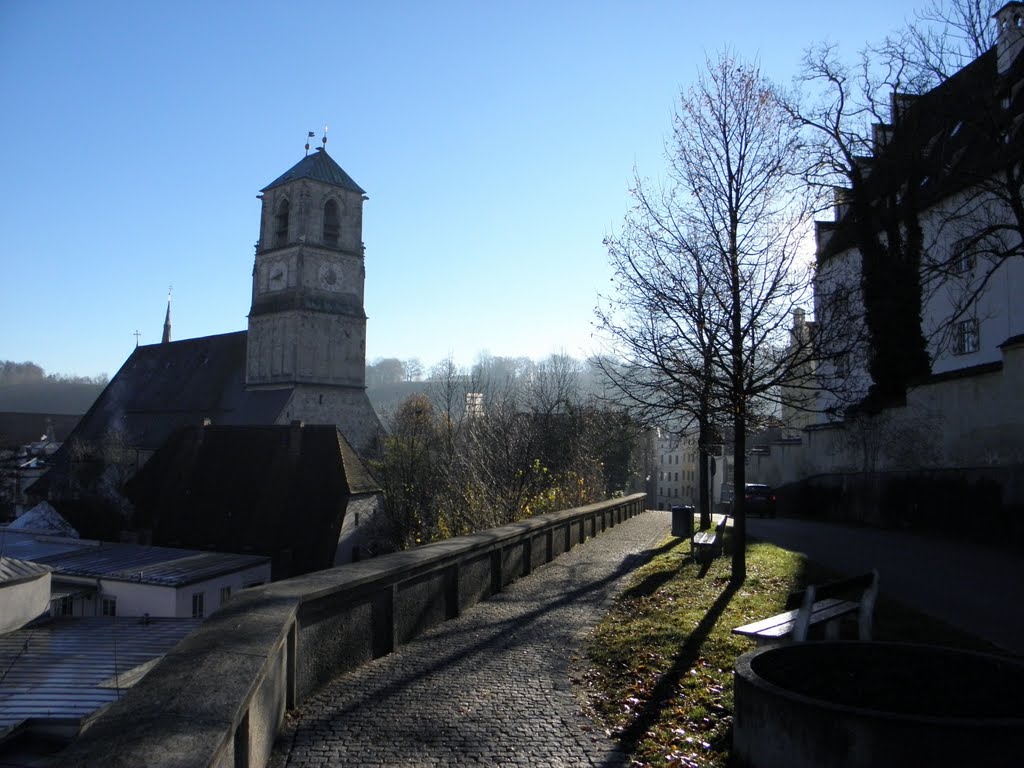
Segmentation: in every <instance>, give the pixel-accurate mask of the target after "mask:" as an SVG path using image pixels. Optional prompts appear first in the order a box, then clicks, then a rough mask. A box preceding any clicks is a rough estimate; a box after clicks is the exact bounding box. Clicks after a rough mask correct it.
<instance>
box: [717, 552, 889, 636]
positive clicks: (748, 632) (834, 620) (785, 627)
mask: <svg viewBox="0 0 1024 768" xmlns="http://www.w3.org/2000/svg"><path fill="white" fill-rule="evenodd" d="M852 595H858V599H856V600H852V599H847V597H848V596H852ZM844 596H847V597H844ZM877 598H878V571H877V570H876V571H871V573H865V574H862V575H860V576H853V577H851V578H849V579H840V580H839V581H832V582H829V583H828V584H822V585H821V586H815V585H813V584H812V585H811V586H809V587H807V589H805V590H803V591H802V592H794V593H793V594H791V595H790V596H789V599H788V600H787V601H786V606H787V607H788V608H791V610H787V611H785V612H784V613H780V614H777V615H775V616H771V617H769V618H767V619H761V620H760V621H755V622H754V623H753V624H744V625H743V626H742V627H736V628H735V629H734V630H733V631H732V633H733V634H734V635H743V636H744V637H752V638H754V639H755V640H756V641H757V644H758V645H766V644H767V643H777V642H781V641H783V640H785V639H786V638H790V639H792V640H794V641H796V642H802V641H804V640H806V639H807V633H808V631H809V630H810V628H811V627H813V626H816V625H818V624H824V625H825V639H826V640H838V639H839V622H840V620H841V619H842V618H843V617H845V616H849V615H851V614H853V613H856V614H857V636H858V637H859V638H860V639H861V640H870V639H871V624H872V621H873V617H874V613H875V601H876V600H877ZM794 605H799V608H793V607H792V606H794Z"/></svg>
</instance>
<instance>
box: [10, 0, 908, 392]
mask: <svg viewBox="0 0 1024 768" xmlns="http://www.w3.org/2000/svg"><path fill="white" fill-rule="evenodd" d="M919 6H920V2H918V3H913V2H905V1H904V0H891V1H889V2H881V1H880V0H858V1H856V2H846V1H844V0H834V1H833V2H829V3H821V2H806V1H805V0H787V2H785V3H765V2H763V1H762V2H751V1H749V0H740V1H736V2H731V3H712V2H699V3H697V2H681V1H680V2H668V1H667V0H666V1H665V2H583V0H573V1H571V2H570V1H565V2H557V1H555V0H550V1H549V2H504V3H493V2H492V3H485V2H446V1H444V0H437V1H435V2H415V3H414V2H360V3H356V2H326V1H323V2H319V3H307V4H299V3H283V2H244V3H243V2H209V1H208V2H184V1H181V0H178V1H176V2H173V3H172V2H103V1H102V0H100V1H99V2H88V3H87V2H84V1H83V2H75V3H70V2H45V3H42V2H29V1H28V0H22V1H18V2H15V1H14V0H0V97H2V103H3V105H4V109H3V113H4V117H3V119H2V120H0V159H2V166H0V167H2V168H3V177H4V182H3V184H2V185H0V227H2V231H3V233H4V237H3V242H2V244H0V264H2V266H3V273H4V278H5V279H3V281H2V282H0V359H10V360H16V361H19V362H20V361H24V360H32V361H34V362H36V363H38V364H39V365H42V366H43V367H44V368H45V369H46V370H47V372H50V373H67V374H79V375H96V374H98V373H101V372H105V373H108V374H110V375H113V373H114V372H115V371H116V370H117V369H118V368H119V367H120V366H121V364H122V363H123V362H124V360H125V358H126V357H127V356H128V355H129V354H130V353H131V350H132V348H133V347H134V345H135V336H134V332H135V331H136V330H138V331H139V332H140V334H141V337H140V341H141V343H143V344H147V343H149V344H151V343H156V342H158V341H159V340H160V332H161V329H162V323H163V317H164V308H165V301H166V295H167V288H168V285H173V286H174V294H173V305H172V319H173V335H174V338H176V339H182V338H189V337H193V336H203V335H207V334H213V333H225V332H229V331H235V330H241V329H244V328H245V327H246V314H247V312H248V309H249V303H250V299H251V295H250V289H251V284H250V273H251V269H252V261H253V244H254V243H255V241H256V238H257V226H258V222H259V210H260V209H259V201H258V200H257V199H256V194H257V193H258V191H259V190H260V188H262V187H263V186H265V185H266V184H267V183H268V182H270V181H271V180H273V179H274V178H276V177H277V176H278V175H279V174H280V173H282V172H283V171H285V170H286V169H288V168H289V167H290V166H291V165H293V164H294V163H295V162H297V161H298V160H299V159H300V158H301V157H302V154H303V147H302V145H303V143H304V142H305V136H306V132H307V131H309V130H314V131H316V132H317V136H318V137H319V136H320V135H321V133H322V130H323V126H324V124H325V123H326V124H328V125H329V126H330V131H329V134H328V136H329V143H328V151H329V152H330V153H331V155H332V156H333V157H334V158H335V159H336V160H337V161H338V162H339V163H340V164H341V166H342V167H343V168H345V170H346V171H348V173H349V174H350V175H351V176H352V177H353V178H354V179H355V180H356V182H358V183H359V184H360V185H361V186H362V187H363V188H364V189H366V190H367V192H368V194H369V197H370V199H369V201H368V202H367V203H366V206H365V210H364V216H365V219H364V229H363V239H364V241H365V243H366V275H367V278H366V311H367V314H368V315H369V318H370V319H369V323H368V334H367V335H368V339H367V357H368V359H370V360H372V359H373V358H376V357H399V358H403V359H404V358H410V357H418V358H420V359H421V360H422V361H423V362H424V363H425V364H426V365H428V366H429V365H432V364H433V363H436V362H437V361H438V360H440V359H442V358H444V357H446V356H448V355H449V354H451V355H453V356H454V358H455V360H456V361H457V362H458V363H460V364H463V365H465V364H469V363H471V362H472V361H473V360H474V359H475V358H476V357H477V355H478V354H479V353H480V352H482V351H485V350H486V351H488V352H490V353H491V354H494V355H507V356H518V355H525V356H529V357H533V358H541V357H544V356H546V355H548V354H550V353H552V352H559V351H564V352H566V353H568V354H572V355H576V356H583V355H586V354H588V353H589V352H591V351H592V350H593V343H592V341H591V333H592V330H593V328H592V324H593V308H594V305H595V303H596V296H597V293H598V292H599V291H607V290H608V289H609V288H610V287H611V284H610V282H609V278H610V271H609V269H608V266H607V257H606V253H605V251H604V249H603V247H602V245H601V241H602V238H603V237H604V236H605V234H607V233H609V232H610V231H611V230H612V229H613V228H615V227H617V226H618V224H619V222H621V220H622V217H623V215H624V214H625V212H626V210H627V208H628V206H629V197H628V187H629V182H630V178H631V174H632V169H633V167H634V165H636V166H638V167H639V169H640V171H641V172H642V173H644V174H645V175H650V176H656V175H657V174H658V172H659V170H660V168H661V166H662V151H663V142H664V138H665V136H666V134H667V132H668V131H669V129H670V117H671V113H672V109H673V104H674V102H675V100H676V99H677V98H678V94H679V92H680V89H681V88H684V87H685V86H687V85H688V84H689V83H690V81H691V80H692V79H693V78H694V76H695V75H696V73H697V71H698V69H699V68H700V67H701V65H702V64H703V62H704V60H705V57H706V56H707V55H714V54H715V52H717V51H719V50H722V49H723V48H729V49H731V50H733V51H734V52H736V53H737V54H738V55H740V56H741V57H744V58H746V59H757V60H758V61H759V63H760V65H761V67H762V70H763V71H764V73H765V74H767V75H769V76H771V77H773V78H775V79H777V80H779V81H782V82H786V83H788V82H789V80H790V78H791V77H792V74H793V72H794V70H795V68H796V66H797V65H798V62H799V59H800V54H801V52H802V50H803V49H804V48H805V47H806V46H807V45H808V44H810V43H812V42H816V41H821V40H825V39H829V40H832V41H835V42H837V43H839V44H840V45H841V47H842V48H843V49H844V50H845V51H847V52H849V53H850V54H852V53H853V52H854V51H855V50H856V49H857V48H859V47H860V46H861V45H862V44H863V43H864V42H865V41H867V40H873V39H878V38H880V37H882V36H883V35H884V34H885V32H887V31H888V30H890V29H892V28H894V27H897V26H899V25H900V24H901V23H902V21H903V20H904V19H905V18H907V17H909V16H910V15H911V14H912V11H913V9H914V8H915V7H919Z"/></svg>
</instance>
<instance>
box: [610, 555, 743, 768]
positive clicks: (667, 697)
mask: <svg viewBox="0 0 1024 768" xmlns="http://www.w3.org/2000/svg"><path fill="white" fill-rule="evenodd" d="M709 567H710V564H706V565H705V566H703V567H702V568H701V576H703V575H704V574H706V573H707V569H708V568H709ZM739 587H740V584H737V583H734V582H732V581H730V582H729V583H728V584H727V586H726V587H725V589H724V590H723V591H722V593H721V594H720V595H719V596H718V597H717V598H716V599H715V602H714V603H712V605H711V607H710V608H709V609H708V612H707V613H706V614H705V615H704V618H703V619H701V620H700V623H698V624H697V626H696V627H694V629H693V631H692V632H691V633H690V635H689V637H687V638H686V642H684V643H683V645H682V647H681V648H680V649H679V653H678V654H676V657H675V659H674V661H673V662H672V666H671V667H670V668H669V669H668V670H666V671H665V674H664V675H662V676H661V679H660V680H658V683H657V684H656V685H655V686H654V689H653V690H652V691H651V695H650V696H649V697H648V699H647V702H646V703H645V704H644V706H643V708H642V709H640V711H639V712H638V714H637V716H636V718H634V720H633V722H632V723H630V725H629V727H628V728H626V729H624V730H623V731H622V733H621V735H620V736H619V740H620V745H621V749H622V750H624V751H625V752H626V753H628V754H632V753H633V752H635V751H636V748H637V746H638V745H639V744H640V741H641V740H642V739H643V738H644V736H645V735H646V734H647V732H648V731H650V730H651V728H652V727H653V726H654V724H655V723H657V722H658V720H659V719H660V717H661V714H662V712H663V711H664V710H665V708H666V706H668V705H670V704H671V702H672V700H673V699H674V698H675V697H676V696H677V695H678V690H679V685H680V682H681V681H682V679H683V677H684V676H685V675H686V674H687V673H688V672H689V671H690V669H692V668H693V666H694V664H695V663H696V662H697V659H698V657H699V656H700V650H701V646H703V645H704V641H705V640H707V638H708V635H710V634H711V630H712V629H713V628H714V626H715V624H716V623H717V622H718V619H719V618H720V617H721V616H722V613H723V612H724V611H725V609H726V607H727V606H728V605H729V602H730V601H731V600H732V598H733V595H735V594H736V592H737V590H738V589H739Z"/></svg>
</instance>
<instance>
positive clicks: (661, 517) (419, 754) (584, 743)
mask: <svg viewBox="0 0 1024 768" xmlns="http://www.w3.org/2000/svg"><path fill="white" fill-rule="evenodd" d="M668 528H669V516H668V513H666V512H647V513H644V514H642V515H638V516H637V517H634V518H632V519H631V520H628V521H626V522H624V523H621V524H619V525H617V526H615V528H613V529H610V530H609V531H607V532H605V533H603V534H601V535H599V536H598V537H597V538H595V539H588V540H587V541H586V542H585V543H584V544H581V545H577V546H576V547H574V548H573V549H572V551H570V552H568V553H567V554H564V555H562V556H561V557H559V558H558V559H556V560H554V561H553V562H551V563H549V564H547V565H545V566H543V567H542V568H539V569H538V570H536V571H534V573H532V574H531V575H529V576H527V577H525V578H522V579H520V580H519V581H517V582H515V583H514V584H512V585H510V586H509V587H508V588H507V589H506V591H505V592H502V593H501V594H499V595H495V596H494V597H492V598H490V599H489V600H486V601H484V602H482V603H479V604H478V605H476V606H475V607H473V608H471V609H470V610H468V611H467V612H466V613H465V614H463V615H462V616H460V617H458V618H456V619H453V620H451V621H448V622H445V623H444V624H442V625H441V626H438V627H435V628H434V629H433V630H431V631H429V632H427V633H426V634H424V635H422V636H420V637H419V638H417V639H416V640H413V641H412V642H410V643H408V644H406V645H403V646H401V647H400V648H399V649H398V650H397V651H396V652H395V653H392V654H390V655H388V656H385V657H383V658H380V659H377V660H376V661H374V662H372V663H370V664H367V665H366V666H364V667H361V668H359V669H357V670H353V671H352V672H348V673H346V674H344V675H342V676H340V677H338V678H337V679H335V680H333V681H332V682H331V683H329V684H328V685H326V686H325V687H324V688H323V689H321V691H320V692H318V693H317V694H316V695H314V696H313V697H311V698H310V699H309V700H307V701H306V702H305V703H304V704H303V706H302V708H301V710H302V711H301V715H300V719H299V722H298V725H297V727H295V728H294V731H293V735H292V737H291V738H292V741H291V745H290V751H289V752H288V754H287V756H286V757H285V756H284V755H283V754H281V753H279V754H278V759H277V760H275V761H274V762H275V763H276V764H278V765H287V766H288V767H289V768H306V767H307V766H455V765H458V766H464V765H488V766H531V768H532V767H533V766H542V767H544V768H547V767H548V766H586V765H593V766H623V765H625V764H626V762H627V761H626V759H625V756H624V755H623V754H622V753H621V752H619V751H618V750H617V749H616V747H615V745H614V744H613V743H612V742H611V740H609V739H607V738H606V737H605V735H604V734H603V733H602V732H601V731H600V730H599V729H596V728H594V727H593V726H592V725H591V724H590V722H589V721H588V720H586V718H584V716H583V714H582V713H581V711H580V706H579V703H578V701H577V699H576V697H575V694H574V692H573V690H572V688H571V686H570V683H569V676H568V670H569V661H570V659H569V657H570V655H571V654H572V653H573V651H575V650H576V649H577V648H578V645H579V641H580V639H581V637H580V636H581V634H582V633H583V632H584V631H585V630H586V629H588V628H590V627H592V626H593V625H594V624H595V623H596V622H597V621H598V620H599V619H600V617H601V616H602V615H603V613H604V611H605V610H606V608H607V606H608V601H609V599H610V598H611V597H612V596H613V595H614V594H615V592H617V591H618V590H619V589H621V588H622V587H623V586H624V583H625V580H626V578H627V577H628V576H629V574H630V572H631V571H633V570H634V569H635V568H636V567H637V566H638V565H640V564H642V563H643V562H644V561H645V560H646V559H647V556H648V555H647V553H648V552H649V550H651V549H653V547H654V545H655V544H656V543H657V541H658V540H659V539H660V538H661V537H662V536H664V535H665V534H666V533H667V532H668ZM285 738H286V739H287V736H286V737H285Z"/></svg>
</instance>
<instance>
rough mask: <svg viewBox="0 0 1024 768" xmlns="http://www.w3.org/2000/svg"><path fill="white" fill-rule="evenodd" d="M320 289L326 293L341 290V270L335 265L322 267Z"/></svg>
mask: <svg viewBox="0 0 1024 768" xmlns="http://www.w3.org/2000/svg"><path fill="white" fill-rule="evenodd" d="M319 282H320V287H321V288H322V289H324V290H325V291H340V290H341V270H340V269H338V267H336V266H334V265H333V264H321V265H320V280H319Z"/></svg>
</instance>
